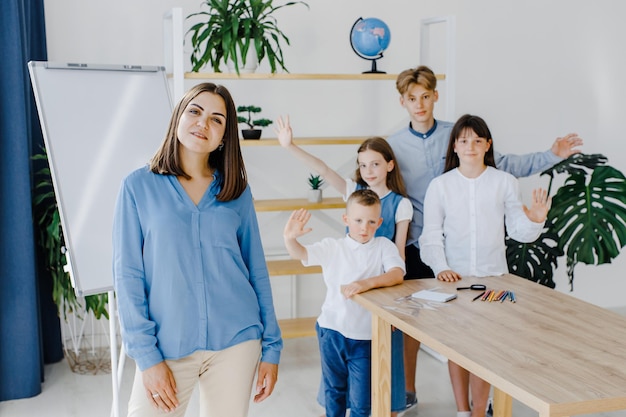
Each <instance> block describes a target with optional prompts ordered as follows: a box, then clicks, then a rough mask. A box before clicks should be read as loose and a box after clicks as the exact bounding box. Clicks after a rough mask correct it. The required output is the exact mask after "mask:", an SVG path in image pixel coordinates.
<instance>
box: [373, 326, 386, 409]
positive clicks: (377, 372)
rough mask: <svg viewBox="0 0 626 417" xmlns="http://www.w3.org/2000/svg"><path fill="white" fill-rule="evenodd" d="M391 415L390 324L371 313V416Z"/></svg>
mask: <svg viewBox="0 0 626 417" xmlns="http://www.w3.org/2000/svg"><path fill="white" fill-rule="evenodd" d="M390 416H391V325H390V324H389V323H387V322H385V321H384V320H383V319H381V318H380V317H378V316H376V315H375V314H372V417H390Z"/></svg>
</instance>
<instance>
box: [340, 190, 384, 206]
mask: <svg viewBox="0 0 626 417" xmlns="http://www.w3.org/2000/svg"><path fill="white" fill-rule="evenodd" d="M351 204H360V205H362V206H365V207H371V206H375V205H378V206H380V198H379V197H378V194H376V192H374V191H372V190H370V189H367V188H363V189H361V190H356V191H355V192H353V193H352V194H350V196H349V197H348V201H346V208H349V207H350V205H351Z"/></svg>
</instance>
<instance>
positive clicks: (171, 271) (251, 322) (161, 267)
mask: <svg viewBox="0 0 626 417" xmlns="http://www.w3.org/2000/svg"><path fill="white" fill-rule="evenodd" d="M217 179H218V177H217V176H216V177H215V178H214V181H213V182H212V183H211V186H210V187H209V189H208V190H207V192H206V194H205V195H204V196H203V198H202V199H201V200H200V202H199V204H198V205H196V204H194V203H193V201H192V200H191V199H190V198H189V196H188V195H187V193H186V192H185V190H184V189H183V187H182V185H181V184H180V182H179V181H178V179H177V178H176V177H175V176H172V175H160V174H155V173H152V172H150V170H149V169H148V167H144V168H141V169H138V170H136V171H135V172H133V173H131V174H130V175H129V176H128V177H126V179H125V180H124V181H123V183H122V186H121V190H120V193H119V195H118V200H117V204H116V208H115V219H114V225H113V274H114V282H115V290H116V294H117V300H118V306H119V307H118V309H119V315H120V323H121V329H122V340H123V341H124V345H125V347H126V350H127V352H128V355H129V356H130V357H132V358H133V359H134V360H135V361H136V363H137V365H138V366H139V369H141V370H144V369H147V368H149V367H151V366H153V365H156V364H157V363H159V362H161V361H163V360H164V359H179V358H182V357H185V356H188V355H190V354H191V353H193V352H194V351H197V350H222V349H225V348H228V347H231V346H234V345H236V344H239V343H241V342H244V341H247V340H254V339H261V340H262V357H261V360H262V361H264V362H269V363H278V361H279V359H280V351H281V349H282V339H281V335H280V329H279V327H278V322H277V320H276V315H275V312H274V305H273V301H272V292H271V287H270V280H269V275H268V272H267V266H266V263H265V256H264V253H263V248H262V246H261V238H260V234H259V229H258V224H257V218H256V213H255V211H254V206H253V202H252V194H251V192H250V188H249V187H248V188H246V190H245V191H244V193H243V194H242V195H241V196H240V197H239V198H238V199H236V200H233V201H229V202H219V201H217V200H216V198H215V197H216V195H217V193H218V192H219V185H218V182H219V181H218V180H217Z"/></svg>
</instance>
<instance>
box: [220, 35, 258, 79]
mask: <svg viewBox="0 0 626 417" xmlns="http://www.w3.org/2000/svg"><path fill="white" fill-rule="evenodd" d="M237 62H238V66H239V73H240V74H251V73H253V72H255V71H256V69H257V68H258V66H259V57H258V56H257V55H256V49H254V42H252V44H251V45H250V47H249V48H248V53H247V54H246V64H245V65H244V63H243V59H242V58H241V52H240V51H239V48H237ZM226 67H228V72H231V73H235V74H236V73H237V69H236V68H235V63H234V62H233V60H232V59H229V60H228V62H227V63H226Z"/></svg>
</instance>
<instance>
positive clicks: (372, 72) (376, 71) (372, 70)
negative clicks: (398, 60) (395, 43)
mask: <svg viewBox="0 0 626 417" xmlns="http://www.w3.org/2000/svg"><path fill="white" fill-rule="evenodd" d="M382 57H383V55H382V54H380V56H379V57H378V58H376V59H371V60H370V61H372V69H371V70H369V71H363V72H362V73H361V74H387V73H386V72H385V71H378V68H377V67H376V60H377V59H379V58H382ZM361 58H363V57H361Z"/></svg>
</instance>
